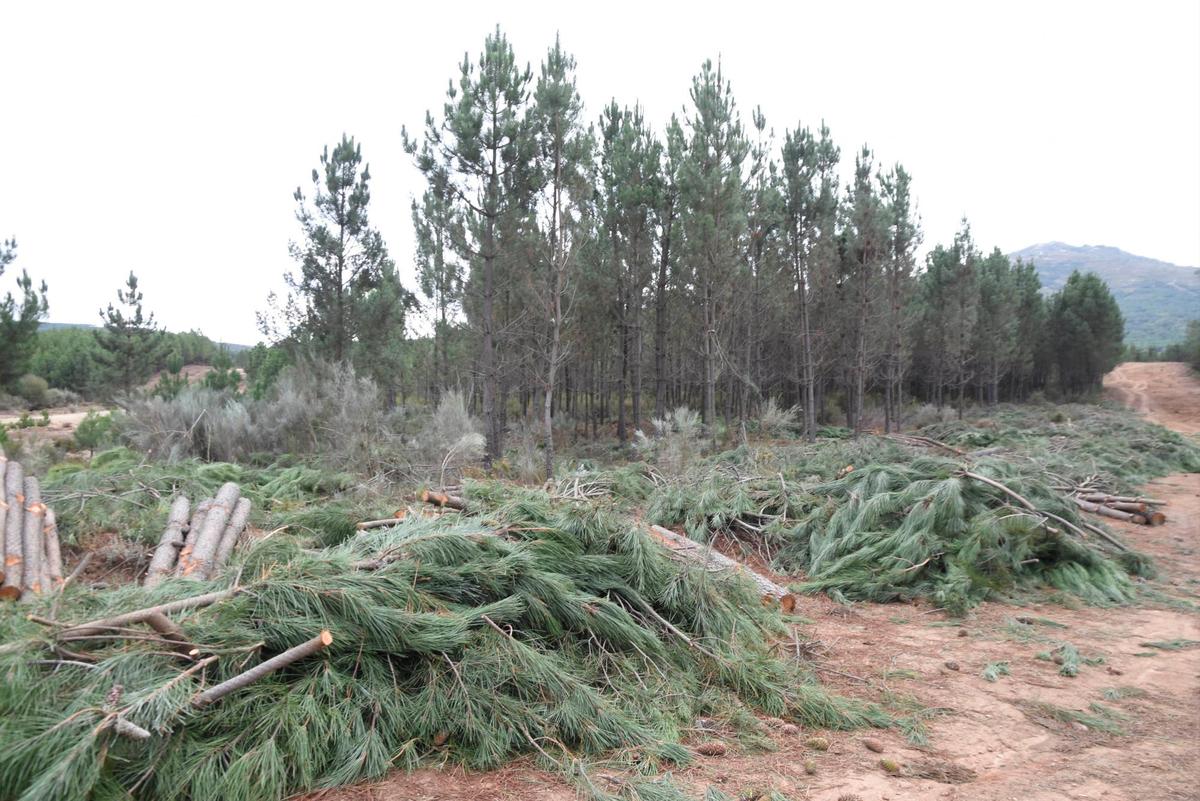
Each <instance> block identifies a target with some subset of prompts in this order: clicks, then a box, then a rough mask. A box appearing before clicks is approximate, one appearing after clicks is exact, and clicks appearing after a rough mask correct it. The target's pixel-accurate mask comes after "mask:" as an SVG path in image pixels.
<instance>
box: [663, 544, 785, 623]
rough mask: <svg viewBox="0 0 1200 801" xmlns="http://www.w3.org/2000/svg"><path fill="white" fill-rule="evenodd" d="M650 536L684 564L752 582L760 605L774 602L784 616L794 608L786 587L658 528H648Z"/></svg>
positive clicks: (712, 551)
mask: <svg viewBox="0 0 1200 801" xmlns="http://www.w3.org/2000/svg"><path fill="white" fill-rule="evenodd" d="M650 536H652V537H654V539H656V540H658V542H659V543H661V544H662V545H663V546H664V547H666V548H667V550H668V551H670V552H671V554H672V555H675V556H678V557H679V558H681V559H685V560H687V561H691V562H698V563H700V564H701V565H702V566H703V567H704V569H705V570H710V571H713V572H716V571H722V570H728V571H730V572H733V573H736V574H738V575H740V576H745V577H746V578H748V579H750V580H751V581H752V582H754V585H755V586H756V587H757V588H758V594H759V596H760V597H761V598H762V599H763V600H764V601H767V600H768V599H769V600H771V601H778V602H779V605H780V606H781V607H782V608H783V611H785V612H791V611H792V610H793V609H795V608H796V596H795V595H793V594H792V592H791V591H790V590H789V589H788V588H787V587H782V586H780V585H778V584H776V583H775V582H773V581H771V580H770V579H769V578H767V577H766V576H763V575H761V574H759V573H756V572H755V571H753V570H751V569H750V568H748V567H746V566H745V565H743V564H742V563H741V562H738V561H735V560H733V559H730V558H729V557H728V556H726V555H725V554H723V553H721V552H719V551H717V550H715V549H714V548H712V547H711V546H708V545H702V544H700V543H698V542H695V541H693V540H690V539H688V538H687V537H685V536H683V535H682V534H676V533H675V532H674V531H671V530H670V529H667V528H663V527H662V526H650Z"/></svg>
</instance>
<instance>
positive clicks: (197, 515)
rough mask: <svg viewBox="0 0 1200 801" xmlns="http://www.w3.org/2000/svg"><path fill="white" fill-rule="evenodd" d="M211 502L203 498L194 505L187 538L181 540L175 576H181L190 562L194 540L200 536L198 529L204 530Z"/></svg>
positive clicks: (211, 500) (194, 544)
mask: <svg viewBox="0 0 1200 801" xmlns="http://www.w3.org/2000/svg"><path fill="white" fill-rule="evenodd" d="M213 501H214V499H213V498H205V499H204V500H202V501H200V503H198V504H196V510H195V511H194V512H192V520H191V522H190V523H188V531H187V536H186V537H185V538H184V540H183V548H182V549H181V550H180V551H179V559H178V560H177V561H176V563H175V575H176V576H182V575H183V571H184V570H185V569H186V568H187V566H188V564H189V563H190V562H191V561H192V549H193V548H195V547H196V538H197V537H199V536H200V529H202V528H204V518H206V517H207V516H208V510H209V509H210V508H211V507H212V505H213Z"/></svg>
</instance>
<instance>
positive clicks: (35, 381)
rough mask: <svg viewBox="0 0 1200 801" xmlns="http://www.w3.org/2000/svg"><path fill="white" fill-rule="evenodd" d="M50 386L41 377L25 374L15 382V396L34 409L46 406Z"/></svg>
mask: <svg viewBox="0 0 1200 801" xmlns="http://www.w3.org/2000/svg"><path fill="white" fill-rule="evenodd" d="M49 391H50V385H49V384H48V383H46V379H44V378H42V377H41V376H36V375H33V374H32V373H26V374H25V375H23V376H21V378H20V379H19V380H18V381H17V394H19V395H20V396H21V397H22V398H24V399H25V400H26V401H27V402H28V403H29V405H30V406H31V407H32V408H34V409H41V408H43V407H45V406H46V405H47V396H48V394H49Z"/></svg>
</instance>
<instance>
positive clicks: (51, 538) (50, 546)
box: [42, 507, 63, 589]
mask: <svg viewBox="0 0 1200 801" xmlns="http://www.w3.org/2000/svg"><path fill="white" fill-rule="evenodd" d="M42 534H43V539H44V540H45V542H46V572H47V574H48V576H49V578H50V583H49V584H48V585H47V588H48V589H57V588H58V587H61V586H62V585H63V561H62V544H61V543H60V542H59V540H58V518H56V517H55V516H54V510H53V509H51V508H50V507H46V522H45V525H44V527H43V529H42Z"/></svg>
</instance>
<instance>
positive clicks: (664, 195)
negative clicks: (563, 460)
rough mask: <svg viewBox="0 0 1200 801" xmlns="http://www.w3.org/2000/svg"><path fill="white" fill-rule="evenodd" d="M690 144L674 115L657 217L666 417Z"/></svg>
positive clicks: (659, 357)
mask: <svg viewBox="0 0 1200 801" xmlns="http://www.w3.org/2000/svg"><path fill="white" fill-rule="evenodd" d="M686 148H687V145H686V142H685V140H684V134H683V128H682V126H680V124H679V119H678V118H677V117H676V116H674V115H671V122H670V124H669V125H668V126H667V136H666V146H665V147H664V148H663V149H662V167H661V170H660V175H661V181H660V191H659V193H658V203H657V206H656V208H655V214H656V216H657V218H658V231H659V237H658V271H657V274H656V277H655V279H654V416H655V418H656V419H659V420H661V419H663V418H664V417H666V414H667V325H668V304H669V301H670V298H669V291H670V289H671V279H672V277H673V275H674V273H675V261H676V260H677V258H678V257H677V255H676V253H677V251H678V250H679V241H680V240H681V239H682V236H681V235H679V234H678V233H677V232H676V221H677V220H678V218H679V213H680V208H679V175H680V169H681V165H682V164H683V159H684V153H685V151H686Z"/></svg>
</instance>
